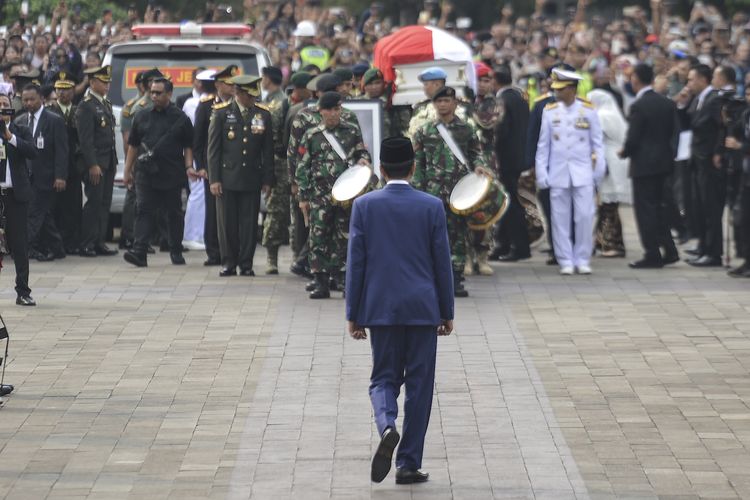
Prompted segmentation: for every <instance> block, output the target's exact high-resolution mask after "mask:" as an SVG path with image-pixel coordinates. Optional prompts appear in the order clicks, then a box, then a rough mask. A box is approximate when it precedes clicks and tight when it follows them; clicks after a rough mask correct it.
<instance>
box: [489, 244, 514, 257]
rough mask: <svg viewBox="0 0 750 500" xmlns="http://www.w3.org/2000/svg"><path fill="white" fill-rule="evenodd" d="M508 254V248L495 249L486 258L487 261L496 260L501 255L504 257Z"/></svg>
mask: <svg viewBox="0 0 750 500" xmlns="http://www.w3.org/2000/svg"><path fill="white" fill-rule="evenodd" d="M508 253H510V248H508V247H495V248H493V249H492V251H491V252H490V255H489V256H488V257H487V258H488V259H489V260H498V259H500V256H501V255H506V254H508Z"/></svg>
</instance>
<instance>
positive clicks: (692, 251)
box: [685, 248, 701, 257]
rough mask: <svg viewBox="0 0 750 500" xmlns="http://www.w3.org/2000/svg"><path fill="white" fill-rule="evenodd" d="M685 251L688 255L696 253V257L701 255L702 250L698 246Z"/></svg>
mask: <svg viewBox="0 0 750 500" xmlns="http://www.w3.org/2000/svg"><path fill="white" fill-rule="evenodd" d="M685 253H686V254H688V255H695V256H696V257H700V255H701V251H700V249H698V248H688V249H687V250H685Z"/></svg>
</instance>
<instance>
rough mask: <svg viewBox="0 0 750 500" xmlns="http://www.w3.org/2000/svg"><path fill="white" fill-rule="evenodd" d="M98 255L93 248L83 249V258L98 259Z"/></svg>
mask: <svg viewBox="0 0 750 500" xmlns="http://www.w3.org/2000/svg"><path fill="white" fill-rule="evenodd" d="M97 255H99V254H97V253H96V250H94V249H93V248H81V257H96V256H97Z"/></svg>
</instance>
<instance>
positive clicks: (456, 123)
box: [412, 87, 491, 297]
mask: <svg viewBox="0 0 750 500" xmlns="http://www.w3.org/2000/svg"><path fill="white" fill-rule="evenodd" d="M432 101H433V103H434V105H435V109H436V111H437V115H438V117H437V119H435V120H432V121H430V122H428V123H425V124H424V125H422V127H420V128H419V129H418V130H417V131H416V133H415V134H414V138H413V139H412V143H413V144H414V151H415V163H416V169H415V172H414V177H413V179H412V184H413V185H414V187H415V188H417V189H420V190H422V191H425V192H427V193H429V194H431V195H433V196H437V197H438V198H440V199H441V200H443V203H444V204H445V207H446V209H445V212H446V216H447V225H448V239H449V240H450V244H451V260H452V262H453V279H454V294H455V296H456V297H467V296H468V295H469V293H468V292H467V291H466V289H465V288H464V286H463V284H462V281H463V272H464V266H465V264H466V235H467V234H468V231H469V229H468V226H467V224H466V219H465V218H464V217H462V216H459V215H456V214H454V213H453V212H451V210H450V207H449V206H448V203H449V201H450V195H451V191H453V188H454V187H455V185H456V184H457V183H458V181H459V180H460V179H461V177H463V176H464V175H466V174H467V173H469V170H473V171H474V172H477V173H480V174H484V175H491V174H490V173H489V170H488V167H487V163H486V160H485V156H484V155H483V154H482V147H481V145H480V143H479V139H478V138H477V132H476V130H475V129H474V127H472V126H471V125H470V124H468V123H466V122H465V121H463V120H461V119H460V118H459V117H458V116H456V107H457V106H458V101H457V99H456V91H455V89H453V88H452V87H443V88H442V89H440V90H438V91H437V92H436V93H435V94H434V95H433V97H432ZM441 129H442V130H443V131H444V133H443V134H441ZM451 143H452V144H451ZM461 157H463V161H466V163H467V164H466V165H463V164H462V160H461Z"/></svg>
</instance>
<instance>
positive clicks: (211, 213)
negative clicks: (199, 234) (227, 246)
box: [203, 179, 221, 260]
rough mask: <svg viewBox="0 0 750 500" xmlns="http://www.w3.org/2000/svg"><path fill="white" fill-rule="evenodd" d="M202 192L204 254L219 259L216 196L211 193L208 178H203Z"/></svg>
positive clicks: (212, 258) (211, 258)
mask: <svg viewBox="0 0 750 500" xmlns="http://www.w3.org/2000/svg"><path fill="white" fill-rule="evenodd" d="M203 193H204V196H205V199H206V218H205V221H204V222H203V243H204V244H205V245H206V255H207V256H208V258H209V259H210V260H220V259H221V250H220V249H219V232H218V226H217V219H216V196H214V195H212V194H211V185H210V183H209V182H208V179H204V180H203Z"/></svg>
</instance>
